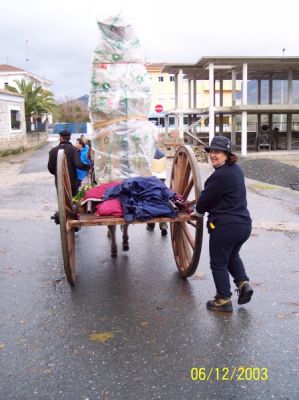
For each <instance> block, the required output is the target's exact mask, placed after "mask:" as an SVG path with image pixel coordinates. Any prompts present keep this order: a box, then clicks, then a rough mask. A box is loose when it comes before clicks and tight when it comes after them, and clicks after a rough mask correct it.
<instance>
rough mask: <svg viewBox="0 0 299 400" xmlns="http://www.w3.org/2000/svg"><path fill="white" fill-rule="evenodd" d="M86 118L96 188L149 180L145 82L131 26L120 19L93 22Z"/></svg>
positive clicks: (150, 135) (152, 134) (150, 138)
mask: <svg viewBox="0 0 299 400" xmlns="http://www.w3.org/2000/svg"><path fill="white" fill-rule="evenodd" d="M98 27H99V30H100V40H99V43H98V46H97V47H96V49H95V51H94V57H93V63H92V74H91V91H90V97H89V112H90V118H91V122H92V126H93V134H92V143H93V149H94V154H95V159H94V167H95V176H96V180H97V182H106V181H114V180H119V179H126V178H129V177H134V176H147V175H151V168H150V167H151V162H152V160H153V158H154V154H155V141H156V139H157V128H156V127H155V126H154V125H153V124H151V123H150V122H149V121H148V119H147V115H148V113H149V110H150V100H151V99H150V80H149V76H148V73H147V71H146V68H145V66H144V58H143V55H142V52H141V48H140V44H139V41H138V39H137V38H136V36H135V34H134V30H133V27H132V25H131V23H130V22H129V21H128V20H127V19H126V18H125V17H124V16H123V15H122V14H118V15H117V16H116V17H108V18H103V19H98Z"/></svg>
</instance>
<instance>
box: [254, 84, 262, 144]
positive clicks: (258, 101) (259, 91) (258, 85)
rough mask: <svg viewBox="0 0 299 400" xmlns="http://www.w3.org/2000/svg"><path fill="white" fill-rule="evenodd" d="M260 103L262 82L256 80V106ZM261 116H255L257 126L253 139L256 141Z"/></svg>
mask: <svg viewBox="0 0 299 400" xmlns="http://www.w3.org/2000/svg"><path fill="white" fill-rule="evenodd" d="M261 103H262V81H261V79H258V81H257V104H261ZM261 120H262V118H261V114H260V113H259V114H257V126H256V134H255V138H256V140H257V137H258V134H259V131H260V129H261Z"/></svg>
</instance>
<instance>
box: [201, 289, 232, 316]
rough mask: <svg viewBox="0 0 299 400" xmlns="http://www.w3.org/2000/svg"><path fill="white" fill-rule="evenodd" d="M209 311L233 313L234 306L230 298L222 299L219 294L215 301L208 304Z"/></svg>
mask: <svg viewBox="0 0 299 400" xmlns="http://www.w3.org/2000/svg"><path fill="white" fill-rule="evenodd" d="M207 309H208V310H212V311H223V312H230V313H231V312H233V305H232V302H231V300H230V297H228V298H227V299H222V298H221V297H219V296H218V295H217V294H216V296H215V297H214V299H213V300H209V301H208V302H207Z"/></svg>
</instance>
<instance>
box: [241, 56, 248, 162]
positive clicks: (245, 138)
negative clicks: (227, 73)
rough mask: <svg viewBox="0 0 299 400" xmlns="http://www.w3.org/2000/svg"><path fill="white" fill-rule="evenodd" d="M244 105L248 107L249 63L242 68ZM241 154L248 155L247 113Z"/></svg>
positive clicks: (243, 123)
mask: <svg viewBox="0 0 299 400" xmlns="http://www.w3.org/2000/svg"><path fill="white" fill-rule="evenodd" d="M242 104H243V105H244V106H245V105H247V63H244V64H243V68H242ZM241 154H242V156H246V154H247V111H242V133H241Z"/></svg>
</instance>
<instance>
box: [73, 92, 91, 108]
mask: <svg viewBox="0 0 299 400" xmlns="http://www.w3.org/2000/svg"><path fill="white" fill-rule="evenodd" d="M88 99H89V96H88V94H84V95H83V96H81V97H78V99H76V100H78V101H80V102H81V103H84V104H85V105H86V106H87V105H88Z"/></svg>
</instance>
